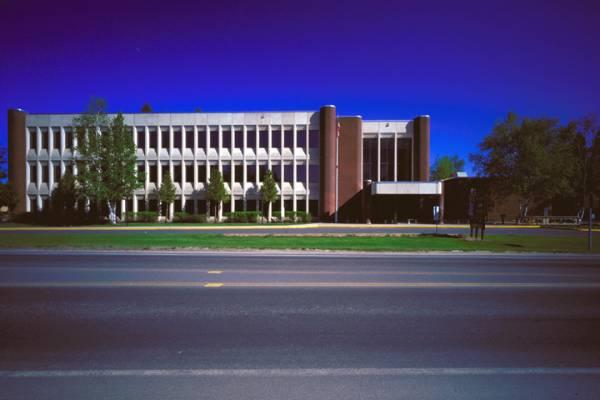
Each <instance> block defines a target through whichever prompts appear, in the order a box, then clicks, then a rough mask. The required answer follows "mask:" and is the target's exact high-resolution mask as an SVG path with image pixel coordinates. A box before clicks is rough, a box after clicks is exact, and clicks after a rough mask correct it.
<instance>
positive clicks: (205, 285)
mask: <svg viewBox="0 0 600 400" xmlns="http://www.w3.org/2000/svg"><path fill="white" fill-rule="evenodd" d="M221 286H223V284H222V283H220V282H210V283H205V284H204V287H206V288H213V287H221Z"/></svg>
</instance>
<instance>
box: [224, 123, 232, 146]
mask: <svg viewBox="0 0 600 400" xmlns="http://www.w3.org/2000/svg"><path fill="white" fill-rule="evenodd" d="M222 133H223V139H222V140H223V148H224V149H229V148H231V128H229V127H223V129H222Z"/></svg>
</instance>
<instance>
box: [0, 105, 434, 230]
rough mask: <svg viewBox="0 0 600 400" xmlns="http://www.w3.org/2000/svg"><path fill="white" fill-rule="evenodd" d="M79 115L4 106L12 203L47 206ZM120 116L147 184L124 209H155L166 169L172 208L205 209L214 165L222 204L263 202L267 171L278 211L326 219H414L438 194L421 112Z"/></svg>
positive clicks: (247, 206) (67, 163) (67, 160)
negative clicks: (368, 116) (389, 115)
mask: <svg viewBox="0 0 600 400" xmlns="http://www.w3.org/2000/svg"><path fill="white" fill-rule="evenodd" d="M76 116H77V115H76V114H29V113H26V112H24V111H22V110H9V111H8V136H9V181H10V182H12V183H13V184H14V187H15V189H16V191H17V194H18V198H19V206H18V208H17V210H16V211H17V212H34V211H39V210H43V209H45V208H47V207H48V205H49V198H50V194H51V192H52V190H53V188H54V187H56V185H57V182H58V180H59V179H60V176H62V175H63V174H64V173H65V171H66V170H67V169H68V168H71V169H72V171H73V173H74V174H77V166H76V165H75V164H74V163H73V159H74V153H73V151H74V150H73V149H75V148H76V147H77V138H76V137H75V135H74V129H73V127H72V124H73V118H74V117H76ZM111 117H112V116H111ZM124 117H125V123H126V124H127V125H128V126H129V127H130V130H131V134H132V136H133V140H134V143H135V144H136V146H137V159H138V171H139V172H140V173H145V183H144V187H143V188H142V189H139V190H137V191H136V192H135V193H134V194H133V196H132V199H130V200H127V202H126V201H125V200H124V201H123V202H122V204H121V205H120V209H121V210H125V209H127V210H132V211H134V212H135V211H142V210H156V209H157V207H158V204H157V201H156V197H155V194H154V193H155V190H156V189H157V188H158V187H160V184H161V180H162V178H163V176H164V175H165V174H166V173H167V172H168V173H170V175H171V177H172V178H173V181H174V183H175V185H176V188H177V200H176V202H175V203H174V204H173V205H172V207H173V208H174V211H187V212H190V213H205V212H207V210H208V204H207V201H206V197H205V189H206V187H207V183H208V179H209V177H210V169H211V168H218V169H219V170H220V171H221V172H222V174H223V177H224V180H225V182H226V185H227V190H228V191H230V193H231V195H232V201H231V202H230V203H228V204H224V205H223V207H221V212H227V211H236V210H237V211H239V210H249V211H252V210H259V209H261V204H260V200H259V199H260V192H259V190H260V185H261V178H262V177H263V175H264V173H265V172H266V171H267V170H271V171H273V174H274V176H275V179H276V181H277V182H278V189H279V191H280V193H281V196H280V200H279V203H278V204H275V206H274V208H273V215H275V216H277V215H284V212H286V211H307V212H310V213H311V214H313V215H314V216H315V217H318V218H320V219H321V220H325V221H332V220H335V219H336V218H337V219H338V220H339V221H364V220H370V219H374V220H385V221H387V220H389V221H392V220H398V219H400V218H405V217H407V218H410V217H411V216H412V218H414V210H411V209H410V208H411V207H412V208H414V207H419V206H420V207H421V208H424V206H423V204H428V201H429V200H428V196H429V197H431V196H433V199H434V201H437V199H438V198H439V195H440V194H441V185H440V184H439V183H436V182H427V181H428V178H429V136H430V121H429V117H428V116H419V117H416V118H414V119H412V120H395V121H370V120H363V119H362V117H360V116H338V115H337V112H336V108H335V106H331V105H328V106H323V107H321V108H320V110H319V111H294V112H235V113H134V114H124ZM398 196H400V197H398ZM396 200H398V201H396ZM398 204H403V205H400V206H399V205H398ZM425 208H426V207H425ZM430 213H431V208H429V209H428V210H427V215H430Z"/></svg>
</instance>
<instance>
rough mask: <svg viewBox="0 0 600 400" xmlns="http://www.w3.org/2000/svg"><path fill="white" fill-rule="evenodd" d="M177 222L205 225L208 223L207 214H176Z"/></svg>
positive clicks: (175, 219)
mask: <svg viewBox="0 0 600 400" xmlns="http://www.w3.org/2000/svg"><path fill="white" fill-rule="evenodd" d="M173 220H174V221H175V222H185V223H196V224H203V223H205V222H206V220H207V219H206V214H189V213H186V212H176V213H175V217H174V218H173Z"/></svg>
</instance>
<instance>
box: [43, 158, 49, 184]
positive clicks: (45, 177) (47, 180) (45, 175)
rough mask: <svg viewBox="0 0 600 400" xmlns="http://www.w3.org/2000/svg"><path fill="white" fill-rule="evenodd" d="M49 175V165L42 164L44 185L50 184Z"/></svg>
mask: <svg viewBox="0 0 600 400" xmlns="http://www.w3.org/2000/svg"><path fill="white" fill-rule="evenodd" d="M49 174H50V171H49V169H48V163H42V183H48V182H49V179H48V175H49Z"/></svg>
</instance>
